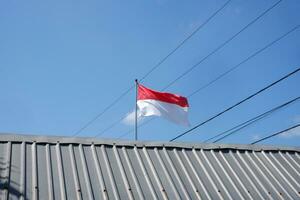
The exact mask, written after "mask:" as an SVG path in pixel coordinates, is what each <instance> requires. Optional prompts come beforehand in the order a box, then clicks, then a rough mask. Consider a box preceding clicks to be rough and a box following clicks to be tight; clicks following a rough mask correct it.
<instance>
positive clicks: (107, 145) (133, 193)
mask: <svg viewBox="0 0 300 200" xmlns="http://www.w3.org/2000/svg"><path fill="white" fill-rule="evenodd" d="M299 152H300V149H299V148H295V147H293V148H292V147H274V146H273V147H272V146H258V145H219V144H191V143H174V142H171V143H169V142H167V143H163V142H135V141H121V140H119V141H116V140H98V139H96V140H95V139H91V138H68V137H48V136H24V135H11V134H7V135H0V199H300V156H299Z"/></svg>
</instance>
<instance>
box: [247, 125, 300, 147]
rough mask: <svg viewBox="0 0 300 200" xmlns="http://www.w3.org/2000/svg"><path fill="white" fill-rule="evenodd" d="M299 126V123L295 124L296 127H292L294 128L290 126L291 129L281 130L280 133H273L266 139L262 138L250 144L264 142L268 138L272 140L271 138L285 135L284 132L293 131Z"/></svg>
mask: <svg viewBox="0 0 300 200" xmlns="http://www.w3.org/2000/svg"><path fill="white" fill-rule="evenodd" d="M299 126H300V123H299V124H296V125H294V126H292V127H289V128H287V129H285V130H282V131H279V132H277V133H274V134H272V135H269V136H267V137H264V138H262V139H259V140H256V141H255V142H252V143H251V144H256V143H258V142H261V141H264V140H266V139H270V138H272V137H274V136H276V135H279V134H282V133H285V132H287V131H290V130H292V129H295V128H297V127H299Z"/></svg>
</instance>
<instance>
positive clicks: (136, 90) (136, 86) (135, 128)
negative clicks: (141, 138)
mask: <svg viewBox="0 0 300 200" xmlns="http://www.w3.org/2000/svg"><path fill="white" fill-rule="evenodd" d="M138 85H139V83H138V80H137V79H135V123H134V130H135V137H134V139H135V140H136V141H137V140H138V133H137V109H138V107H137V99H138Z"/></svg>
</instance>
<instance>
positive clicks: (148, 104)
mask: <svg viewBox="0 0 300 200" xmlns="http://www.w3.org/2000/svg"><path fill="white" fill-rule="evenodd" d="M137 106H138V109H139V116H153V115H154V116H161V117H164V118H166V119H168V120H170V121H172V122H175V123H177V124H180V125H185V126H189V121H188V107H189V104H188V101H187V98H186V97H183V96H179V95H176V94H171V93H166V92H158V91H155V90H151V89H149V88H146V87H145V86H143V85H140V84H138V99H137Z"/></svg>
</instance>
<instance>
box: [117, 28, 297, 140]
mask: <svg viewBox="0 0 300 200" xmlns="http://www.w3.org/2000/svg"><path fill="white" fill-rule="evenodd" d="M298 28H300V25H297V26H295V27H293V28H292V29H290V30H289V31H287V32H286V33H284V34H283V35H281V36H280V37H278V38H276V39H275V40H273V41H272V42H270V43H268V44H267V45H265V46H264V47H262V48H261V49H259V50H258V51H256V52H254V53H253V54H251V55H250V56H248V57H247V58H246V59H244V60H242V61H241V62H240V63H238V64H237V65H235V66H233V67H231V68H230V69H228V70H227V71H225V72H223V73H222V74H220V75H219V76H217V77H216V78H214V79H213V80H211V81H209V82H208V83H206V84H204V85H203V86H201V87H200V88H198V89H196V90H195V91H194V92H192V93H191V94H189V95H188V96H187V97H188V98H190V97H192V96H194V95H195V94H196V93H198V92H200V91H202V90H204V89H205V88H207V87H209V86H210V85H212V84H213V83H215V82H217V81H218V80H220V79H221V78H223V77H225V76H226V75H228V74H229V73H231V72H232V71H234V70H236V69H237V68H239V67H240V66H241V65H243V64H245V63H246V62H248V61H249V60H250V59H252V58H254V57H255V56H257V55H258V54H260V53H262V52H263V51H265V50H266V49H268V48H270V47H271V46H273V45H274V44H276V43H277V42H279V41H280V40H282V39H283V38H285V37H286V36H288V35H289V34H290V33H292V32H294V31H296V30H297V29H298ZM154 119H155V118H151V119H150V120H148V121H149V122H150V121H152V120H154ZM122 120H123V119H122ZM122 120H120V121H122ZM148 121H146V122H144V123H146V124H148ZM144 123H142V124H141V125H139V126H138V127H140V126H143V125H144ZM132 131H133V129H132V130H129V131H127V132H126V133H124V134H123V135H121V136H119V137H118V138H122V137H124V136H126V135H128V134H130V133H131V132H132Z"/></svg>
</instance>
